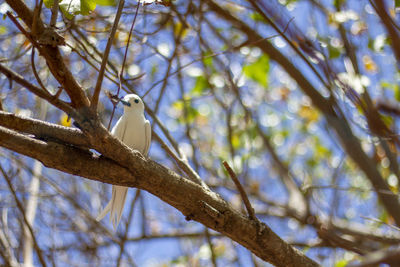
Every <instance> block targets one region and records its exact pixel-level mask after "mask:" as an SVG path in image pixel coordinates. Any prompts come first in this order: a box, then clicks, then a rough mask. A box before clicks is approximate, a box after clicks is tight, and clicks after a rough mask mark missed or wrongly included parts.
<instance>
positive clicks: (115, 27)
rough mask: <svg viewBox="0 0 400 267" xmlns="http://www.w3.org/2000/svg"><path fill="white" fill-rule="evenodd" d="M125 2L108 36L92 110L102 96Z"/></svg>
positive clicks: (122, 3) (121, 5) (92, 101)
mask: <svg viewBox="0 0 400 267" xmlns="http://www.w3.org/2000/svg"><path fill="white" fill-rule="evenodd" d="M124 4H125V0H119V4H118V10H117V14H116V15H115V20H114V24H113V26H112V29H111V33H110V36H109V37H108V41H107V45H106V49H105V51H104V54H103V59H102V61H101V67H100V71H99V76H97V82H96V87H95V88H94V93H93V96H92V99H91V103H90V107H91V109H92V110H96V109H97V104H98V102H99V96H100V91H101V84H102V82H103V78H104V72H105V70H106V65H107V61H108V55H109V54H110V49H111V45H112V43H113V40H114V37H115V32H116V31H117V28H118V23H119V19H120V18H121V14H122V9H123V8H124Z"/></svg>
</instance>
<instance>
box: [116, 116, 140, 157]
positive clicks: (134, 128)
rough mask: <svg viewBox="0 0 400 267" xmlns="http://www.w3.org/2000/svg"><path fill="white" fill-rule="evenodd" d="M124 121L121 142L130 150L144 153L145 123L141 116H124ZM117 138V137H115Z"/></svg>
mask: <svg viewBox="0 0 400 267" xmlns="http://www.w3.org/2000/svg"><path fill="white" fill-rule="evenodd" d="M122 119H123V120H125V123H123V125H124V129H123V131H122V137H121V138H120V139H121V141H122V142H123V143H124V144H126V145H127V146H129V147H130V148H132V149H135V150H138V151H139V152H140V153H142V154H143V153H144V150H145V146H146V133H145V121H146V119H145V118H144V115H143V114H129V113H128V114H124V115H123V116H122ZM117 137H118V136H117Z"/></svg>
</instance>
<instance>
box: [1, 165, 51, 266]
mask: <svg viewBox="0 0 400 267" xmlns="http://www.w3.org/2000/svg"><path fill="white" fill-rule="evenodd" d="M0 171H1V173H2V174H3V177H4V179H5V180H6V182H7V185H8V187H9V188H10V191H11V194H12V195H13V197H14V199H15V202H16V204H17V207H18V209H19V211H20V212H21V214H22V217H23V219H24V223H25V224H26V227H28V230H29V232H30V234H31V236H32V241H33V246H34V247H35V250H36V253H37V256H38V258H39V261H40V264H41V265H42V266H47V265H46V262H45V260H44V258H43V255H42V251H41V249H40V247H39V244H38V242H37V240H36V237H35V234H34V232H33V229H32V226H31V225H30V223H29V222H28V219H27V218H26V216H25V212H24V208H23V205H22V203H21V202H20V201H19V199H18V197H17V194H16V192H15V190H14V188H13V186H12V184H11V180H10V178H9V177H8V175H7V173H6V172H5V170H4V169H3V167H2V166H1V165H0Z"/></svg>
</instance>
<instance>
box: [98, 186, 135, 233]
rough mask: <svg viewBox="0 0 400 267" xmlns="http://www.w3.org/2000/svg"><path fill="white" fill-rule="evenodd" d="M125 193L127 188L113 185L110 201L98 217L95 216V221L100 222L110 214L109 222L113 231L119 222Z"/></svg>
mask: <svg viewBox="0 0 400 267" xmlns="http://www.w3.org/2000/svg"><path fill="white" fill-rule="evenodd" d="M127 192H128V187H124V186H118V185H113V187H112V196H111V200H110V202H108V204H107V206H106V207H105V208H104V209H103V211H102V212H101V213H100V214H99V216H97V218H96V220H97V221H100V220H101V219H103V218H104V217H105V216H106V215H107V213H108V212H110V222H111V223H112V224H113V227H114V230H115V229H116V228H117V226H118V224H119V222H120V220H121V216H122V212H123V210H124V204H125V199H126V194H127Z"/></svg>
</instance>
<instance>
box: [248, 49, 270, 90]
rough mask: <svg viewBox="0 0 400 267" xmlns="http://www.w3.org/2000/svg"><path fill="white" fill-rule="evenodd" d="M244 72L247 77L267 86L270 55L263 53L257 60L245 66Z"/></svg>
mask: <svg viewBox="0 0 400 267" xmlns="http://www.w3.org/2000/svg"><path fill="white" fill-rule="evenodd" d="M243 72H244V75H246V77H247V78H249V79H251V80H253V81H255V82H257V83H259V84H260V85H261V86H264V87H266V86H267V85H268V72H269V57H268V56H267V55H264V54H263V55H262V56H260V57H259V58H258V59H257V60H256V62H254V63H252V64H250V65H246V66H244V67H243Z"/></svg>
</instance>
